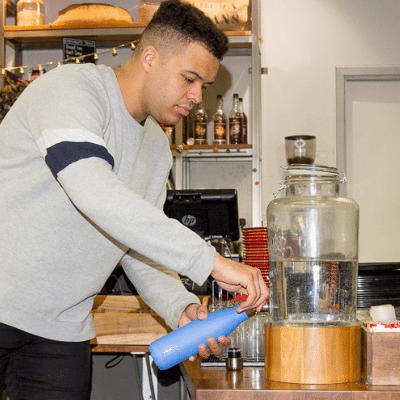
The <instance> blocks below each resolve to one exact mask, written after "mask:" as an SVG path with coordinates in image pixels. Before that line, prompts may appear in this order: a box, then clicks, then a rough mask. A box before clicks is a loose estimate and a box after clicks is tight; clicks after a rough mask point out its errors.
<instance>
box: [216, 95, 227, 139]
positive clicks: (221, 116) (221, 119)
mask: <svg viewBox="0 0 400 400" xmlns="http://www.w3.org/2000/svg"><path fill="white" fill-rule="evenodd" d="M214 143H215V144H223V143H226V115H225V113H224V100H223V99H222V96H221V95H220V94H219V95H218V96H217V111H216V112H215V115H214Z"/></svg>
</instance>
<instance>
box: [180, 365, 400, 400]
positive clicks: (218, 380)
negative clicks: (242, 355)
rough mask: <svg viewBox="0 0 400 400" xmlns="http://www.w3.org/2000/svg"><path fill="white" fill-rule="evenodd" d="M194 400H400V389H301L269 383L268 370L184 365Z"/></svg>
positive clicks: (346, 385)
mask: <svg viewBox="0 0 400 400" xmlns="http://www.w3.org/2000/svg"><path fill="white" fill-rule="evenodd" d="M181 371H182V375H183V379H184V382H185V386H186V388H187V390H188V392H189V394H190V399H191V400H211V399H215V400H250V399H251V400H278V399H279V400H303V399H304V400H313V399H315V400H325V399H334V400H378V399H379V400H381V399H382V400H399V399H400V386H368V385H366V384H365V383H364V381H359V382H353V383H342V384H334V385H300V384H291V383H280V382H273V381H267V380H266V379H265V370H264V367H244V368H243V370H242V371H227V370H226V369H225V368H224V367H201V366H200V362H199V361H196V362H195V363H190V362H188V361H185V362H184V363H182V364H181Z"/></svg>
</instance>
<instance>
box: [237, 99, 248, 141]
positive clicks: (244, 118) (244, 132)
mask: <svg viewBox="0 0 400 400" xmlns="http://www.w3.org/2000/svg"><path fill="white" fill-rule="evenodd" d="M239 115H240V119H241V121H242V138H241V143H243V144H246V143H247V116H246V114H245V112H244V107H243V99H242V98H241V97H239Z"/></svg>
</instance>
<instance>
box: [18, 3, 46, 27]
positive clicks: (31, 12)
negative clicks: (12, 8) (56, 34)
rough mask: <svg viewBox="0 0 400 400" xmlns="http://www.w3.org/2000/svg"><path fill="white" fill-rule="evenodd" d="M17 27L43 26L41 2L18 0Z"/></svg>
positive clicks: (42, 5)
mask: <svg viewBox="0 0 400 400" xmlns="http://www.w3.org/2000/svg"><path fill="white" fill-rule="evenodd" d="M17 25H18V26H35V25H44V3H43V1H42V0H19V1H18V3H17Z"/></svg>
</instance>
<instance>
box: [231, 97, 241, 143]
mask: <svg viewBox="0 0 400 400" xmlns="http://www.w3.org/2000/svg"><path fill="white" fill-rule="evenodd" d="M241 136H242V120H241V118H240V113H239V95H238V94H237V93H235V94H234V95H233V104H232V109H231V112H230V113H229V141H230V143H231V144H239V143H240V139H241Z"/></svg>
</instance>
